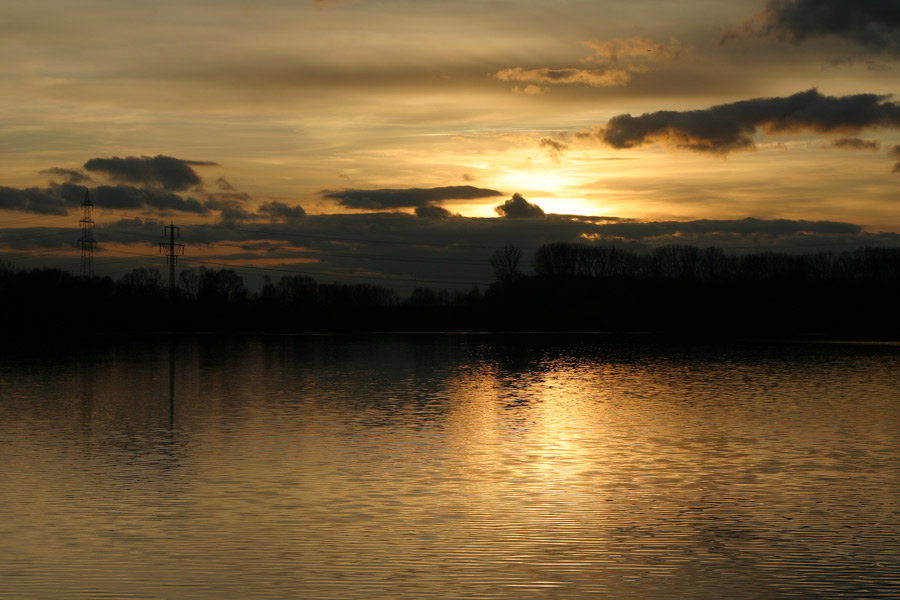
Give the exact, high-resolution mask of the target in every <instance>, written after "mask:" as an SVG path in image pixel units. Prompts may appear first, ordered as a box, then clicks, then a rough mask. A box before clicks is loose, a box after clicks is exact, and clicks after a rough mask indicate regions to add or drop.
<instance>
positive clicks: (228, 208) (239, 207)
mask: <svg viewBox="0 0 900 600" xmlns="http://www.w3.org/2000/svg"><path fill="white" fill-rule="evenodd" d="M249 200H250V196H248V195H247V194H244V193H241V192H233V193H225V194H210V195H209V196H208V197H207V199H206V202H204V203H203V206H204V208H206V209H207V210H215V211H218V212H219V213H220V214H219V217H220V219H221V220H222V221H227V222H240V221H249V220H250V219H252V218H253V215H252V214H250V212H249V211H248V210H247V209H246V208H245V207H246V205H247V201H249Z"/></svg>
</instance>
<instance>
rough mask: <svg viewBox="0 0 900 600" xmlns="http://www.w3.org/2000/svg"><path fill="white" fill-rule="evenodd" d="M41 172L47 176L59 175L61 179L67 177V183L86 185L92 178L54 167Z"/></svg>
mask: <svg viewBox="0 0 900 600" xmlns="http://www.w3.org/2000/svg"><path fill="white" fill-rule="evenodd" d="M39 172H40V173H42V174H45V175H59V176H60V177H65V179H66V182H67V183H84V182H85V181H90V180H91V178H90V176H89V175H87V174H86V173H82V172H81V171H76V170H74V169H62V168H60V167H53V168H51V169H43V170H42V171H39Z"/></svg>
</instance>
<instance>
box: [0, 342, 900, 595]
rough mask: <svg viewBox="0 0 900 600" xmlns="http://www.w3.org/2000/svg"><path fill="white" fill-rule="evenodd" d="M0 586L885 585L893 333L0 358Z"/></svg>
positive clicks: (473, 589) (726, 590)
mask: <svg viewBox="0 0 900 600" xmlns="http://www.w3.org/2000/svg"><path fill="white" fill-rule="evenodd" d="M0 411H2V413H0V414H2V421H0V597H3V598H20V599H29V598H40V599H48V598H54V599H55V598H60V599H62V598H66V599H71V598H167V599H169V598H171V599H182V598H184V599H207V598H209V599H212V598H216V599H222V598H235V599H236V598H250V599H255V598H302V599H310V600H328V599H341V600H344V599H368V600H373V599H374V600H381V599H385V600H387V599H447V600H449V599H470V598H481V599H517V600H518V599H531V598H535V599H554V600H576V599H588V598H589V599H605V598H679V599H680V598H688V599H690V598H760V599H777V598H897V597H900V346H896V345H874V344H871V345H869V344H777V343H773V344H763V343H754V344H744V345H716V344H699V343H698V344H671V343H660V342H652V341H644V342H642V341H640V340H632V341H621V340H612V339H609V338H605V337H601V336H524V335H523V336H511V337H495V336H476V335H472V336H370V337H342V336H320V337H315V336H307V337H304V336H299V337H291V336H285V337H260V338H252V337H251V338H240V339H230V338H222V337H214V336H206V337H204V336H197V337H179V338H177V339H175V340H174V341H172V342H170V341H169V340H168V339H166V338H152V339H141V340H131V341H126V340H114V341H111V342H109V343H108V344H106V345H104V346H102V347H94V348H92V349H82V350H78V349H77V348H75V347H69V348H67V349H66V350H65V352H64V353H60V354H56V355H51V354H46V353H44V354H41V353H30V354H27V355H25V356H21V355H20V356H13V355H10V354H9V352H8V351H7V353H6V354H5V356H4V358H3V359H2V362H0Z"/></svg>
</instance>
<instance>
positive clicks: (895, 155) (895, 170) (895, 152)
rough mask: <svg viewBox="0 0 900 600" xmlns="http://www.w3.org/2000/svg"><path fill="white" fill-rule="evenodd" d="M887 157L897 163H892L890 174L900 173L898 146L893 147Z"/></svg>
mask: <svg viewBox="0 0 900 600" xmlns="http://www.w3.org/2000/svg"><path fill="white" fill-rule="evenodd" d="M888 156H890V157H891V158H893V159H894V160H896V161H898V162H896V163H894V168H893V169H892V170H891V173H900V146H893V147H892V148H891V149H890V150H888Z"/></svg>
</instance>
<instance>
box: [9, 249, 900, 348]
mask: <svg viewBox="0 0 900 600" xmlns="http://www.w3.org/2000/svg"><path fill="white" fill-rule="evenodd" d="M487 262H488V263H489V264H490V266H491V268H492V269H493V272H494V278H495V282H494V283H493V284H492V285H491V286H490V287H488V288H487V289H486V290H485V291H484V292H481V291H480V290H479V289H477V288H473V289H472V290H471V291H469V292H450V291H447V290H433V289H430V288H426V287H419V288H416V289H415V290H414V291H413V292H412V294H411V295H409V296H408V297H406V298H401V297H400V296H399V294H398V293H397V292H395V291H394V290H392V289H390V288H388V287H384V286H379V285H371V284H356V285H346V284H341V283H322V282H319V281H316V280H315V279H313V278H311V277H307V276H301V275H286V276H282V277H280V278H278V279H275V280H273V279H271V278H269V277H266V279H265V282H264V285H263V286H262V289H260V290H258V291H250V290H249V289H248V288H247V287H246V286H245V284H244V281H243V278H242V277H241V276H240V275H239V274H238V273H237V272H236V271H235V270H233V269H209V268H206V267H200V268H199V269H196V270H194V269H190V270H183V271H181V272H180V273H179V275H178V278H177V282H175V283H176V284H175V285H174V286H173V288H172V289H171V290H170V289H169V286H168V283H167V282H164V281H163V278H162V276H161V274H160V272H159V271H158V270H156V269H148V268H137V269H134V270H132V271H129V272H128V273H126V274H125V275H123V276H122V277H121V278H120V279H118V280H113V279H112V278H110V277H93V278H90V279H86V280H82V279H79V278H77V277H75V276H73V275H71V274H69V273H67V272H65V271H62V270H58V269H47V268H45V269H34V270H18V269H16V268H14V267H13V266H12V265H6V266H3V267H0V306H2V309H3V310H4V314H5V315H6V316H7V318H6V319H5V321H6V326H5V330H6V332H7V333H10V334H14V335H20V336H38V337H42V336H44V337H46V336H55V335H59V334H69V333H71V334H85V333H93V332H144V331H218V332H221V331H279V332H282V331H283V332H292V331H298V332H302V331H463V330H469V331H473V330H477V331H553V330H565V331H612V332H634V331H652V332H679V333H686V334H694V333H696V334H706V335H744V336H748V335H750V336H756V335H802V334H809V333H819V334H824V335H832V336H866V337H878V338H883V337H890V338H897V337H898V336H900V319H898V318H897V312H898V311H897V302H898V292H900V249H897V248H861V249H858V250H855V251H852V252H818V253H807V254H800V255H789V254H782V253H773V252H766V253H755V254H745V255H736V254H728V253H726V252H724V251H723V250H722V249H721V248H717V247H708V248H698V247H694V246H686V245H670V246H664V247H661V248H657V249H655V250H653V251H651V252H649V253H639V252H634V251H631V250H627V249H622V248H616V247H610V246H596V245H588V244H577V243H554V244H546V245H544V246H541V247H540V248H538V249H537V251H536V252H535V254H534V257H533V261H532V265H531V266H532V267H533V269H532V272H531V273H530V274H526V273H525V272H524V271H523V265H522V263H523V253H522V252H521V250H519V249H518V248H516V247H514V246H506V247H504V248H502V249H500V250H497V251H496V252H495V253H494V254H493V255H492V256H491V257H489V259H488V261H487Z"/></svg>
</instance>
